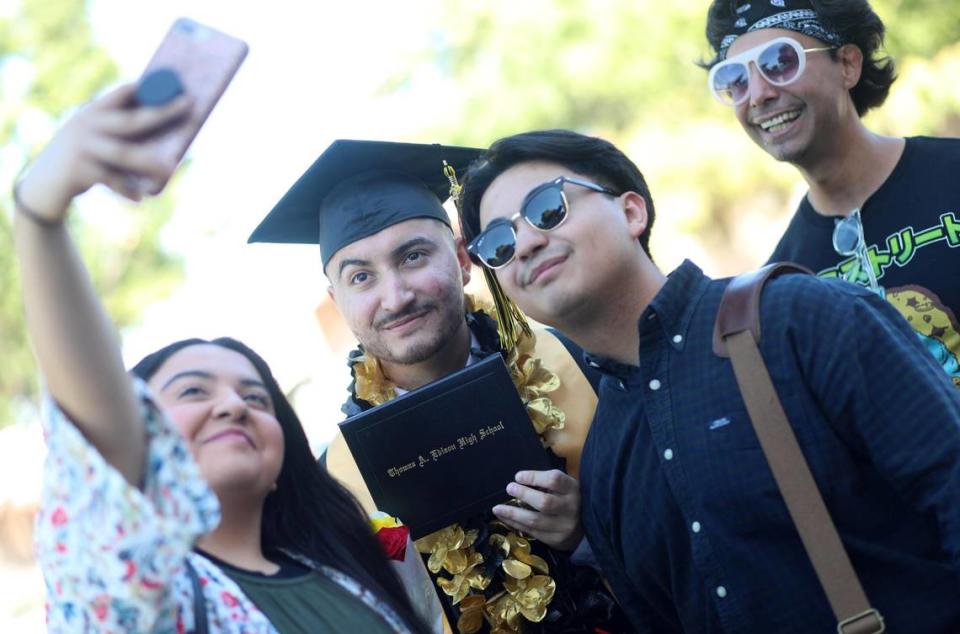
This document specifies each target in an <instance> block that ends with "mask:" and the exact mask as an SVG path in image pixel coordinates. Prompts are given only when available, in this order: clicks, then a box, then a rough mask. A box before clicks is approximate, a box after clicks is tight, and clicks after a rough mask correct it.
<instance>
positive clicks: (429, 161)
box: [247, 139, 483, 268]
mask: <svg viewBox="0 0 960 634" xmlns="http://www.w3.org/2000/svg"><path fill="white" fill-rule="evenodd" d="M482 152H483V150H480V149H476V148H464V147H451V146H443V145H439V144H419V143H390V142H386V141H353V140H345V139H341V140H337V141H334V142H333V143H332V144H330V147H328V148H327V149H326V150H325V151H324V152H323V154H321V155H320V158H318V159H317V160H316V161H314V163H313V165H311V166H310V168H309V169H307V171H306V172H304V174H303V176H301V177H300V179H299V180H297V182H296V183H294V184H293V187H291V188H290V190H289V191H288V192H287V193H286V194H284V196H283V198H281V199H280V202H278V203H277V204H276V206H274V208H273V209H272V210H271V211H270V213H269V214H267V217H266V218H264V219H263V221H261V222H260V225H259V226H258V227H257V228H256V229H254V231H253V233H251V234H250V237H249V238H248V239H247V242H282V243H295V244H319V245H320V256H321V259H322V260H323V266H324V268H326V266H327V263H328V262H329V261H330V258H332V257H333V255H334V254H335V253H336V252H337V251H339V250H340V249H342V248H343V247H345V246H347V245H348V244H351V243H353V242H356V241H357V240H361V239H363V238H366V237H368V236H371V235H373V234H375V233H377V232H379V231H381V230H383V229H385V228H387V227H389V226H392V225H395V224H397V223H399V222H403V221H405V220H411V219H413V218H435V219H437V220H440V221H441V222H444V223H446V224H448V225H449V224H450V219H449V218H448V217H447V212H446V211H445V210H444V209H443V203H444V201H446V200H447V198H449V197H450V181H449V180H448V179H447V177H446V176H445V175H444V171H443V167H444V165H443V163H444V161H446V162H447V163H448V164H449V165H450V166H451V167H453V168H454V170H456V173H457V174H458V175H459V174H462V173H463V172H464V171H465V170H466V167H467V166H468V165H469V164H470V163H471V162H472V161H473V160H474V159H476V158H477V157H478V156H479V155H480V154H481V153H482Z"/></svg>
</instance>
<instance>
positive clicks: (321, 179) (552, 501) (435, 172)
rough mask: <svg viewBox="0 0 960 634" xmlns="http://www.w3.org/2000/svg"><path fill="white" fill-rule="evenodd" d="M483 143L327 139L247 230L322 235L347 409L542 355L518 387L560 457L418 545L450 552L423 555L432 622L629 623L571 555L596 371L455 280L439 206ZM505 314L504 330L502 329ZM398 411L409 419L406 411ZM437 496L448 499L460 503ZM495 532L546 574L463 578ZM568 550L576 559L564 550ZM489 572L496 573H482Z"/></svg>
mask: <svg viewBox="0 0 960 634" xmlns="http://www.w3.org/2000/svg"><path fill="white" fill-rule="evenodd" d="M479 153H480V150H475V149H471V148H457V147H443V146H440V145H418V144H409V143H387V142H377V141H349V140H340V141H335V142H334V143H333V144H332V145H331V146H330V147H329V148H328V149H327V150H326V151H325V152H324V153H323V154H322V155H321V156H320V158H318V159H317V160H316V162H315V163H314V164H313V165H312V166H311V167H310V168H309V169H308V170H307V171H306V173H305V174H304V175H303V176H302V177H301V178H300V179H299V180H298V181H297V182H296V183H295V184H294V185H293V186H292V187H291V188H290V190H289V191H288V192H287V194H286V195H285V196H284V197H283V198H282V199H281V200H280V202H279V203H277V205H276V207H275V208H274V209H273V210H272V211H271V212H270V214H269V215H268V216H267V217H266V218H265V219H264V220H263V222H261V224H260V226H259V227H257V229H256V230H255V231H254V232H253V234H252V235H251V236H250V241H251V242H299V243H312V244H317V243H319V246H320V253H321V259H322V262H323V268H324V273H325V274H326V276H327V278H328V280H329V283H330V286H329V288H328V291H329V294H330V297H331V298H332V299H333V301H334V302H335V303H336V305H337V308H338V310H339V311H340V312H341V314H342V315H343V317H344V319H345V320H346V322H347V324H348V325H349V327H350V329H351V331H352V332H353V334H354V335H355V336H356V337H357V339H358V341H359V342H360V347H359V348H358V349H357V350H355V351H353V352H352V353H351V354H350V358H349V365H350V370H351V373H352V375H353V383H352V384H351V385H350V388H349V389H350V396H349V398H348V399H347V401H346V403H345V404H344V405H343V408H342V409H343V412H344V413H345V414H346V415H347V416H348V417H349V416H353V415H356V414H358V413H360V412H362V411H364V410H367V409H370V408H372V407H375V406H377V405H380V404H382V403H384V402H386V401H389V400H391V399H393V398H395V397H396V396H399V395H401V394H403V393H404V392H407V391H409V390H413V389H416V388H419V387H421V386H424V385H426V384H428V383H431V382H433V381H436V380H438V379H440V378H442V377H444V376H446V375H448V374H450V373H452V372H455V371H457V370H459V369H462V368H463V367H465V366H467V365H469V364H471V363H473V362H475V361H478V360H480V359H482V358H484V357H486V356H488V355H491V354H497V353H500V352H501V351H502V350H504V349H505V348H510V349H515V350H518V351H519V354H520V358H523V359H527V360H529V361H530V362H531V363H532V364H533V365H530V366H529V367H530V368H533V367H535V366H536V364H537V363H539V364H540V368H541V370H540V371H537V372H529V373H527V372H524V373H523V374H524V376H525V377H526V379H527V380H528V382H526V383H524V388H525V389H526V390H527V391H528V393H531V394H532V393H542V394H543V395H545V396H546V399H532V400H535V401H538V402H539V403H536V402H534V403H531V402H529V400H530V399H528V404H527V409H528V412H529V413H530V414H531V417H532V419H533V421H534V426H535V428H537V431H538V433H539V434H540V436H541V438H542V440H543V441H544V444H545V445H546V446H548V447H549V448H550V450H551V452H552V454H553V456H554V458H555V464H556V465H557V468H556V469H553V470H550V471H521V472H520V473H518V474H517V482H514V483H511V484H510V485H509V486H508V488H507V491H508V493H509V494H510V495H511V496H513V497H515V498H517V499H519V500H520V501H522V502H524V503H525V504H526V505H528V506H527V508H519V507H516V506H508V505H498V506H496V507H494V509H492V512H491V513H488V514H487V515H486V516H485V517H478V518H475V520H471V521H470V522H466V523H464V525H463V526H462V527H461V528H462V529H463V530H460V529H459V528H457V525H455V526H454V528H453V529H451V530H447V529H445V530H444V531H440V532H438V533H436V534H434V535H431V536H428V537H425V538H423V539H421V540H418V542H417V547H418V548H419V549H420V551H421V552H422V553H423V554H424V555H430V554H431V553H433V552H434V551H438V549H442V550H443V552H447V551H448V550H449V554H448V555H447V557H446V559H444V557H443V556H433V557H431V558H430V561H431V563H433V564H435V566H434V568H431V572H432V573H434V576H433V579H434V581H435V582H436V583H437V588H436V592H437V594H438V595H439V597H440V600H441V603H442V604H443V609H444V612H445V618H444V619H441V621H442V623H441V625H442V627H443V629H444V630H445V631H451V630H453V631H456V630H459V631H461V632H478V631H488V629H497V631H500V632H512V631H520V630H522V631H524V632H528V633H535V632H580V631H606V632H610V633H611V634H612V633H614V632H624V631H628V626H627V625H626V621H625V620H624V617H623V616H622V613H621V612H620V610H619V608H618V607H617V606H616V604H615V602H614V601H613V599H612V597H611V595H610V593H609V591H608V590H607V589H606V588H605V587H604V585H603V583H602V580H601V579H600V576H599V575H598V574H597V573H596V571H595V570H593V569H592V568H588V567H585V566H579V565H576V564H574V563H573V561H574V559H577V560H579V559H580V558H583V557H587V558H590V555H589V545H587V544H586V542H585V540H583V538H582V535H583V531H582V528H581V525H580V517H579V510H580V492H579V486H578V482H577V480H576V476H577V474H578V468H579V459H580V451H581V450H582V447H583V443H584V440H585V438H586V435H587V431H588V429H589V425H590V422H591V419H592V417H593V411H594V408H595V407H596V403H597V397H596V391H595V389H596V387H595V385H594V384H593V382H596V381H597V380H598V376H597V375H596V374H595V372H594V371H593V370H592V369H591V368H589V367H588V366H586V365H585V364H584V362H583V360H582V351H581V350H580V349H579V348H577V347H576V346H574V345H573V344H572V343H571V342H569V340H567V339H565V338H563V337H562V336H560V335H559V334H558V333H554V332H550V331H546V330H542V329H541V330H538V331H536V332H535V333H532V332H530V330H529V329H528V327H526V323H525V321H523V322H522V324H521V323H520V322H519V321H518V320H522V317H520V315H519V311H517V310H516V308H515V307H512V305H509V304H506V305H505V302H506V300H505V299H504V298H503V297H502V296H501V297H500V302H499V305H498V306H497V307H496V308H495V307H494V306H493V305H491V304H489V303H488V302H485V301H483V300H480V299H479V298H475V297H471V296H469V295H466V294H465V293H464V284H466V283H467V282H468V281H469V279H470V270H471V265H470V260H469V257H468V255H467V253H466V251H465V248H464V245H463V242H462V240H459V239H457V238H456V237H455V235H454V233H453V231H452V229H451V226H450V220H449V218H448V216H447V213H446V211H444V209H443V207H442V203H443V202H444V201H445V200H446V199H447V198H448V196H449V195H450V191H451V187H452V186H453V187H454V188H455V187H456V176H455V175H456V173H458V172H461V171H463V170H465V168H466V166H467V165H468V164H469V162H470V161H472V160H473V159H474V158H476V157H477V156H478V155H479ZM445 167H446V168H447V169H448V170H450V171H449V172H445V170H444V168H445ZM494 296H495V297H497V293H496V291H494ZM511 308H512V310H511ZM498 310H499V311H501V312H499V313H498ZM504 311H505V312H504ZM504 322H509V323H510V324H511V325H512V326H514V328H513V329H511V328H509V327H508V328H504V326H503V324H504ZM498 326H499V328H498ZM511 332H512V333H513V335H510V334H509V333H511ZM501 333H504V334H503V335H501ZM531 335H534V336H535V338H534V336H531ZM511 339H512V340H511ZM506 340H510V341H509V343H507V344H506V346H505V342H506ZM506 356H507V360H508V362H509V360H510V358H511V357H510V356H509V355H506ZM513 358H516V357H513ZM525 367H526V366H525ZM491 398H496V395H491ZM408 424H409V425H410V427H411V428H415V426H416V424H417V421H415V420H411V421H408ZM321 462H322V463H324V464H325V466H326V467H327V469H328V470H329V471H330V472H331V473H332V474H333V475H335V476H336V477H337V478H338V479H339V480H341V481H342V482H343V483H344V484H345V485H346V486H347V488H349V489H350V490H351V492H352V493H353V494H354V495H355V496H356V497H357V499H358V500H360V502H361V504H363V506H364V507H365V508H366V510H367V511H368V512H373V511H374V510H376V509H375V508H374V504H373V500H372V498H371V496H370V493H369V491H368V490H367V488H366V486H365V484H364V482H363V478H362V476H361V475H360V472H359V469H358V468H357V465H356V463H355V461H354V459H353V457H352V455H351V453H350V451H349V449H348V448H347V446H346V443H345V442H344V439H343V437H342V436H341V435H338V436H337V438H335V439H334V441H333V442H332V443H331V445H330V447H329V448H328V450H327V452H326V454H325V455H324V457H323V458H322V459H321ZM437 503H438V504H449V505H451V506H452V505H455V504H456V503H457V500H437ZM402 519H403V518H400V520H402ZM498 521H499V522H502V523H500V524H498V523H497V522H498ZM472 530H476V531H477V533H475V534H478V535H479V537H477V538H476V540H475V542H472V543H467V542H464V541H462V540H463V539H464V535H465V534H466V535H470V534H471V531H472ZM458 531H459V532H458ZM511 531H512V532H511ZM518 531H522V534H523V535H526V536H530V537H533V538H535V540H529V541H531V542H532V548H533V550H532V551H529V549H528V548H527V547H526V546H524V544H525V543H526V541H527V540H518V539H517V537H518V536H520V533H519V532H518ZM495 533H496V534H499V535H500V536H499V537H498V536H495V535H494V534H495ZM508 534H512V535H513V537H509V535H508ZM504 538H506V540H505V539H504ZM507 541H509V544H510V546H511V548H516V549H519V550H521V551H523V552H522V553H521V555H520V557H523V558H525V559H526V560H527V561H528V562H535V564H536V565H539V564H541V563H542V564H544V565H543V566H540V568H549V572H546V571H545V570H543V569H539V570H537V571H536V573H537V575H539V576H540V577H542V578H543V579H546V578H547V577H549V579H550V581H549V582H545V581H543V579H540V581H541V582H542V583H545V584H546V585H543V586H538V587H536V588H532V584H531V588H532V589H530V591H529V592H518V593H508V592H504V591H503V590H504V588H505V587H506V586H505V585H504V583H505V582H506V584H507V586H510V587H513V585H511V584H513V582H512V581H510V580H509V579H507V578H505V577H504V574H505V573H504V572H503V571H502V570H500V567H499V566H497V568H498V569H497V570H496V571H493V572H490V571H487V570H485V568H484V566H482V565H476V568H475V571H476V572H477V573H478V574H476V575H472V576H471V575H469V573H470V570H466V571H465V570H464V565H465V562H468V561H474V560H473V559H471V558H473V557H475V555H477V554H479V555H481V556H482V557H483V559H482V561H483V562H490V561H494V560H495V559H496V557H497V552H496V551H497V550H498V548H499V547H502V546H504V544H505V543H507ZM524 549H526V550H524ZM575 549H576V553H577V555H578V556H577V558H574V557H572V553H574V551H575ZM441 555H442V553H441ZM501 559H502V556H501ZM588 560H589V559H588ZM441 564H442V566H441ZM524 565H526V564H524ZM519 568H522V566H519ZM481 571H484V574H483V575H480V574H479V573H480V572H481ZM488 575H490V576H492V580H486V581H485V580H483V579H481V577H482V576H488ZM531 578H533V575H531ZM467 581H469V585H468V583H467ZM519 581H523V580H518V582H519ZM523 583H526V582H525V581H524V582H523ZM514 585H516V584H514ZM520 585H522V584H520ZM441 590H442V591H441ZM521 595H522V596H521ZM595 628H596V630H595Z"/></svg>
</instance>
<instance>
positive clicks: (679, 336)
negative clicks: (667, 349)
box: [673, 335, 683, 343]
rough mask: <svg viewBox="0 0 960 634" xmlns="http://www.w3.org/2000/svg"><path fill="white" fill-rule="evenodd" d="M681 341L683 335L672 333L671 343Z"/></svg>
mask: <svg viewBox="0 0 960 634" xmlns="http://www.w3.org/2000/svg"><path fill="white" fill-rule="evenodd" d="M681 341H683V335H674V336H673V343H680V342H681Z"/></svg>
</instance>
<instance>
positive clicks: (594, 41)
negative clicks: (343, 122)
mask: <svg viewBox="0 0 960 634" xmlns="http://www.w3.org/2000/svg"><path fill="white" fill-rule="evenodd" d="M872 5H873V6H874V8H875V10H876V11H877V12H878V13H879V14H880V16H881V18H882V19H883V20H884V22H885V24H886V25H887V29H888V34H887V39H886V43H887V51H888V53H889V54H890V55H892V56H893V57H894V58H895V60H896V61H897V66H898V68H899V69H900V78H899V80H898V81H897V82H896V84H895V85H894V88H893V91H892V93H891V97H890V99H889V100H888V102H887V104H886V105H885V106H884V107H883V108H882V109H881V110H879V111H877V112H875V113H871V114H870V115H869V116H868V119H867V124H868V126H870V127H871V128H872V129H874V130H877V131H879V132H884V133H888V134H896V135H917V134H931V135H947V136H958V135H960V82H958V81H957V78H958V77H960V44H958V40H960V3H958V2H940V1H939V0H874V2H873V3H872ZM707 6H708V2H707V1H706V0H703V1H698V2H689V1H684V2H660V1H655V0H524V2H521V3H518V2H512V1H510V0H490V1H488V2H467V1H464V0H456V1H451V0H444V1H440V0H438V1H437V2H435V3H433V4H432V8H431V9H430V11H431V12H433V14H434V15H436V24H435V28H434V29H433V31H432V33H433V36H432V37H431V38H430V39H429V41H428V42H426V43H425V45H423V46H422V47H421V48H420V51H419V53H418V54H417V55H414V56H413V57H411V58H410V59H408V60H407V63H406V66H405V68H404V69H403V70H401V71H400V72H398V73H397V74H395V75H394V76H393V77H391V79H390V80H389V81H388V82H386V83H385V84H384V87H383V92H384V93H385V94H389V95H393V96H394V97H397V98H402V97H403V96H404V94H405V93H407V92H409V91H412V90H414V89H415V88H416V87H417V86H418V85H422V84H424V83H429V84H430V85H432V86H434V87H435V88H436V89H435V91H434V95H435V99H434V101H433V102H431V104H429V105H428V106H427V108H426V110H425V111H424V114H423V117H422V121H421V122H419V127H417V128H416V129H417V130H418V134H419V135H420V136H422V138H423V139H424V140H430V141H439V142H445V143H456V144H463V145H478V146H486V145H489V144H490V143H491V142H492V141H493V140H495V139H497V138H499V137H501V136H504V135H507V134H512V133H516V132H521V131H525V130H532V129H543V128H557V127H560V128H571V129H575V130H578V131H582V132H586V133H592V134H598V135H601V136H604V137H606V138H608V139H610V140H611V141H613V142H615V143H617V144H618V145H619V146H620V147H621V148H623V149H624V150H625V151H626V152H627V153H628V154H629V155H630V156H631V158H633V159H634V161H635V162H636V163H637V164H638V165H639V167H640V169H641V170H642V171H643V172H644V174H645V175H646V177H647V179H648V181H649V182H650V184H651V188H652V191H653V195H654V198H655V200H656V202H657V209H658V219H657V227H655V229H654V232H653V241H652V248H653V254H654V256H655V257H656V258H658V260H660V261H661V263H662V264H668V265H675V264H677V263H679V260H678V259H677V258H678V254H687V255H691V256H692V257H695V259H697V260H700V261H701V264H703V265H706V268H707V270H708V272H710V273H712V274H717V275H719V274H732V273H736V272H738V271H741V270H743V269H745V268H747V267H750V266H755V265H757V264H760V263H762V262H763V261H764V260H765V258H766V256H767V255H768V254H769V252H770V251H771V250H772V249H773V246H774V243H775V240H776V238H777V236H778V235H779V233H780V231H781V230H782V228H783V227H784V226H785V224H786V220H787V214H788V212H789V210H790V209H791V208H792V207H793V205H795V203H796V201H797V200H798V198H799V196H800V195H802V192H803V191H804V189H805V188H804V187H803V183H802V181H801V179H800V178H799V176H798V175H797V173H796V172H795V171H794V170H793V169H792V168H791V167H790V166H788V165H783V164H778V163H776V162H774V161H773V160H771V159H770V158H769V157H768V156H767V155H765V154H764V153H763V152H762V151H761V150H760V149H759V148H757V147H755V146H753V144H752V143H751V142H750V141H749V140H748V139H747V137H746V135H745V134H744V133H743V131H742V130H741V129H740V128H739V126H738V124H737V123H736V120H735V118H734V116H733V114H732V113H731V112H730V111H729V109H728V108H725V107H723V106H721V105H720V104H718V103H716V102H715V101H714V100H713V99H712V97H711V96H710V94H709V93H708V91H707V88H706V73H705V72H704V71H703V70H701V69H700V68H698V67H697V66H696V64H695V62H697V61H698V60H701V59H709V58H710V57H711V56H712V55H711V51H710V49H709V46H708V44H707V41H706V37H705V35H704V28H705V18H706V9H707Z"/></svg>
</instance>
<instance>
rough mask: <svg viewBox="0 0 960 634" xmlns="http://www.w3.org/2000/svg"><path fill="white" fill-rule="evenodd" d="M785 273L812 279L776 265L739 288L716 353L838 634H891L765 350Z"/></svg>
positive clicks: (729, 302) (727, 308)
mask: <svg viewBox="0 0 960 634" xmlns="http://www.w3.org/2000/svg"><path fill="white" fill-rule="evenodd" d="M783 273H809V271H807V270H806V269H804V268H802V267H800V266H797V265H795V264H789V263H781V264H771V265H768V266H765V267H763V268H762V269H759V270H757V271H753V272H750V273H746V274H744V275H741V276H739V277H737V278H734V280H733V281H731V283H730V285H729V286H728V287H727V290H726V291H725V293H724V295H723V299H722V300H721V302H720V310H719V311H718V313H717V321H716V327H715V329H714V342H713V347H714V352H716V353H717V354H720V355H721V356H728V355H729V356H730V361H731V363H732V364H733V371H734V374H735V375H736V378H737V385H739V387H740V393H741V395H742V396H743V400H744V402H745V403H746V405H747V412H748V413H749V414H750V422H751V423H752V424H753V428H754V431H756V434H757V437H758V438H759V439H760V446H761V447H762V448H763V453H764V455H765V456H766V458H767V463H769V465H770V470H771V471H772V472H773V476H774V479H775V480H776V482H777V486H778V487H779V488H780V494H781V495H782V496H783V499H784V502H786V505H787V510H788V511H789V513H790V517H791V518H792V519H793V523H794V524H795V525H796V527H797V532H798V533H799V534H800V539H801V540H802V541H803V546H804V549H805V550H806V551H807V556H808V557H809V558H810V562H811V563H812V564H813V568H814V570H815V571H816V573H817V578H818V579H819V580H820V585H821V586H822V587H823V591H824V593H825V594H826V595H827V599H828V600H829V602H830V607H831V608H832V609H833V613H834V616H836V618H837V632H839V633H840V634H875V633H879V632H883V631H884V623H883V617H881V616H880V613H879V612H877V611H876V610H875V609H873V608H871V607H870V604H869V602H868V601H867V595H866V593H864V591H863V587H862V586H861V585H860V580H859V579H858V578H857V573H856V572H855V571H854V569H853V566H852V565H851V563H850V559H849V557H848V556H847V552H846V550H845V549H844V547H843V543H842V542H841V541H840V536H839V535H838V534H837V529H836V527H835V526H834V524H833V520H832V519H831V518H830V513H829V512H828V511H827V507H826V505H825V504H824V502H823V497H821V495H820V491H819V490H818V489H817V484H816V482H815V481H814V479H813V474H811V473H810V467H809V466H808V465H807V461H806V459H804V457H803V452H802V451H801V449H800V445H799V444H798V443H797V438H796V436H795V435H794V433H793V429H792V428H791V427H790V423H789V422H788V421H787V416H786V414H785V413H784V411H783V406H782V405H781V403H780V399H779V398H778V397H777V392H776V389H775V388H774V386H773V381H772V380H771V379H770V373H769V372H768V371H767V366H766V365H765V364H764V362H763V357H762V356H761V355H760V350H759V348H758V344H759V341H760V294H761V293H762V291H763V285H764V283H765V282H766V281H767V280H768V279H770V278H771V277H775V276H777V275H781V274H783Z"/></svg>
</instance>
